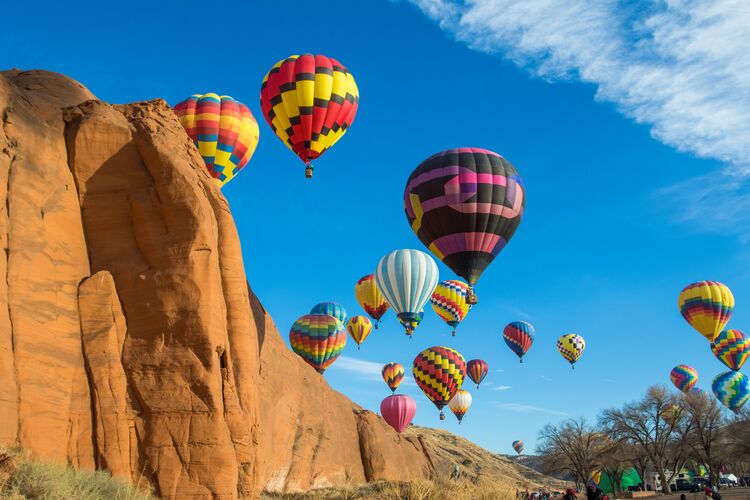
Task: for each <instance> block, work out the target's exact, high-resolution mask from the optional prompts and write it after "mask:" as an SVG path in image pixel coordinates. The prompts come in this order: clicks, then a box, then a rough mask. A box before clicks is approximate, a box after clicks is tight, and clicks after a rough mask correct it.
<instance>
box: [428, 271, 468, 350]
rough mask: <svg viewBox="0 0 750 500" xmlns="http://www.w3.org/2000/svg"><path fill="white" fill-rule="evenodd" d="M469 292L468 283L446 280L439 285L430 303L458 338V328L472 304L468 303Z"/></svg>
mask: <svg viewBox="0 0 750 500" xmlns="http://www.w3.org/2000/svg"><path fill="white" fill-rule="evenodd" d="M468 292H469V285H468V283H464V282H463V281H461V280H446V281H442V282H440V283H438V285H437V286H436V287H435V291H434V292H432V296H431V297H430V303H431V304H432V308H433V309H434V310H435V312H436V313H437V315H438V316H440V319H442V320H443V321H445V322H446V323H448V326H450V327H451V328H453V331H452V332H451V334H452V335H453V336H454V337H455V336H456V327H457V326H458V324H459V323H461V321H463V319H464V318H465V317H466V315H467V314H468V313H469V310H470V309H471V304H469V303H468V302H467V301H466V296H467V294H468Z"/></svg>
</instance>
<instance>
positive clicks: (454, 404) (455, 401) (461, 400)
mask: <svg viewBox="0 0 750 500" xmlns="http://www.w3.org/2000/svg"><path fill="white" fill-rule="evenodd" d="M470 406H471V394H470V393H469V391H466V390H464V389H459V390H458V392H456V395H455V396H453V398H452V399H451V400H450V401H449V402H448V408H450V409H451V411H452V412H453V414H454V415H455V416H456V418H457V419H458V423H459V424H460V423H461V421H462V420H463V419H464V415H466V412H467V411H469V407H470Z"/></svg>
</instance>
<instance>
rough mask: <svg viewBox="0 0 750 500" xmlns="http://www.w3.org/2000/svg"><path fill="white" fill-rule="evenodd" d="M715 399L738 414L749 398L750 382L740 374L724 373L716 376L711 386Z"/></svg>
mask: <svg viewBox="0 0 750 500" xmlns="http://www.w3.org/2000/svg"><path fill="white" fill-rule="evenodd" d="M711 389H713V391H714V395H715V396H716V399H718V400H719V401H720V402H721V404H723V405H724V406H726V407H727V408H729V409H730V410H732V411H733V412H735V413H738V412H739V411H740V409H741V408H742V406H743V405H744V404H745V403H746V402H747V400H748V398H750V381H749V380H748V378H747V377H746V376H745V374H744V373H742V372H726V373H722V374H720V375H717V376H716V378H715V379H714V381H713V384H711Z"/></svg>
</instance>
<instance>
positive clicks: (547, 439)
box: [537, 418, 602, 488]
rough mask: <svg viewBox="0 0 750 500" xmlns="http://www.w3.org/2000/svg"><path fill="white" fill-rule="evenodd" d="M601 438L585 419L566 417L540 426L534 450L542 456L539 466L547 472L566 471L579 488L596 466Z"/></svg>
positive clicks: (597, 466) (597, 465)
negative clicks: (558, 421)
mask: <svg viewBox="0 0 750 500" xmlns="http://www.w3.org/2000/svg"><path fill="white" fill-rule="evenodd" d="M601 440H602V435H601V434H600V433H597V432H595V430H594V428H593V427H591V426H590V425H589V424H588V423H587V422H586V420H585V419H582V418H581V419H578V420H572V419H571V420H566V421H565V422H562V423H561V424H559V425H551V424H548V425H546V426H544V428H542V430H541V431H540V433H539V442H540V444H539V446H538V447H537V453H538V454H539V455H541V456H542V467H543V468H544V469H545V470H546V471H547V472H567V473H569V474H570V475H571V476H573V480H574V481H575V483H576V486H577V487H578V488H581V487H582V486H585V485H586V481H587V480H588V479H589V478H590V477H591V474H593V472H594V471H595V470H596V469H597V468H599V456H598V455H599V453H600V452H601V444H600V443H601Z"/></svg>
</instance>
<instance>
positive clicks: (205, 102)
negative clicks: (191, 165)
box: [174, 93, 259, 186]
mask: <svg viewBox="0 0 750 500" xmlns="http://www.w3.org/2000/svg"><path fill="white" fill-rule="evenodd" d="M174 111H175V114H177V117H178V118H179V119H180V123H181V124H182V126H183V127H184V128H185V131H186V132H187V134H188V137H190V138H191V139H192V140H193V142H194V143H195V145H196V147H197V148H198V151H199V152H200V154H201V156H202V157H203V162H204V163H205V164H206V170H208V173H209V175H211V177H213V178H215V179H216V180H217V182H218V183H219V186H223V185H224V184H226V183H227V182H229V181H231V180H232V179H233V178H234V176H235V175H237V172H239V171H240V170H242V169H243V168H244V167H245V165H247V162H248V161H249V160H250V158H251V157H252V156H253V152H254V151H255V147H256V146H257V145H258V136H259V134H258V123H257V122H256V121H255V118H254V117H253V114H252V113H251V112H250V110H249V109H248V108H247V106H245V105H244V104H242V103H241V102H239V101H236V100H234V99H232V98H231V97H230V96H228V95H222V96H220V95H218V94H213V93H209V94H195V95H192V96H190V97H188V98H187V99H185V100H184V101H182V102H181V103H179V104H177V105H176V106H175V107H174Z"/></svg>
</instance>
